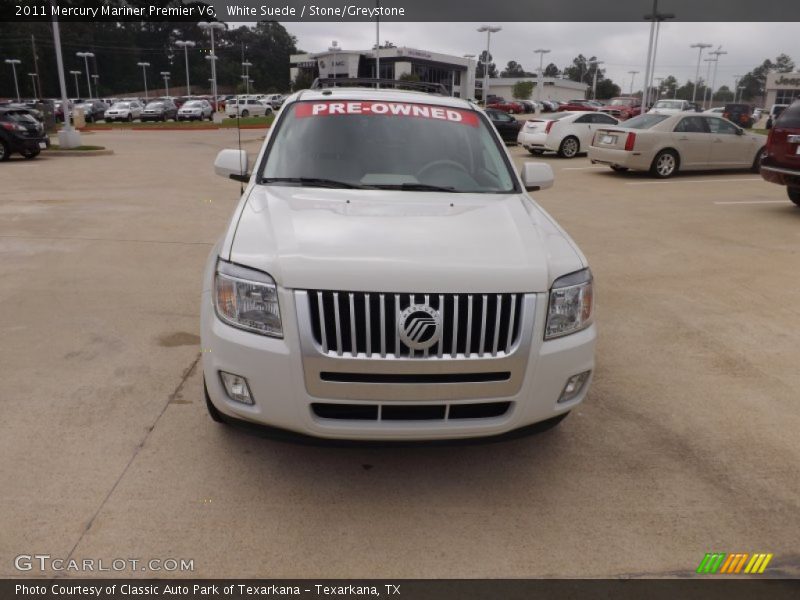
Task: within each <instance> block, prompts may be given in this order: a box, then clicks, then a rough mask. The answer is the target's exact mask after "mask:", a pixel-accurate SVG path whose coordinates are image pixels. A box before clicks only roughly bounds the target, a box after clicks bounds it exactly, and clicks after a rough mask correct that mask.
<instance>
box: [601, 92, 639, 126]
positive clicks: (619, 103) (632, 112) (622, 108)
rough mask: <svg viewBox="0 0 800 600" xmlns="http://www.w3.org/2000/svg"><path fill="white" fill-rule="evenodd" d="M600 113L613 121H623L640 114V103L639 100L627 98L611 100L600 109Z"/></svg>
mask: <svg viewBox="0 0 800 600" xmlns="http://www.w3.org/2000/svg"><path fill="white" fill-rule="evenodd" d="M600 112H604V113H606V114H607V115H611V116H612V117H614V118H615V119H619V120H621V121H624V120H625V119H630V118H631V117H638V116H639V115H640V114H642V101H641V100H639V98H631V97H628V96H621V97H619V98H612V99H611V100H610V101H609V103H608V104H607V105H606V106H604V107H603V108H601V109H600Z"/></svg>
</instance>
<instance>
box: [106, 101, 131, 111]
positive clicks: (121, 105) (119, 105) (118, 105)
mask: <svg viewBox="0 0 800 600" xmlns="http://www.w3.org/2000/svg"><path fill="white" fill-rule="evenodd" d="M130 107H131V105H130V104H128V103H127V102H117V103H116V104H114V106H112V107H111V108H116V109H118V110H119V109H123V108H124V109H127V108H130Z"/></svg>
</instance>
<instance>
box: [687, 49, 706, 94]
mask: <svg viewBox="0 0 800 600" xmlns="http://www.w3.org/2000/svg"><path fill="white" fill-rule="evenodd" d="M689 48H699V50H698V52H697V70H696V71H695V73H694V89H693V90H692V102H694V101H695V100H696V99H697V83H698V81H699V80H700V61H701V60H702V58H703V50H705V49H706V48H711V44H703V43H700V42H698V43H697V44H692V45H691V46H689Z"/></svg>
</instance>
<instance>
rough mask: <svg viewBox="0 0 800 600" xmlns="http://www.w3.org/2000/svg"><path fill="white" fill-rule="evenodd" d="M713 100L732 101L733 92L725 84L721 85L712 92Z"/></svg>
mask: <svg viewBox="0 0 800 600" xmlns="http://www.w3.org/2000/svg"><path fill="white" fill-rule="evenodd" d="M714 100H716V101H718V102H733V92H732V91H731V89H730V88H729V87H728V86H727V85H721V86H720V87H719V89H718V90H717V91H716V92H714Z"/></svg>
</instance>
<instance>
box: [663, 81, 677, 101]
mask: <svg viewBox="0 0 800 600" xmlns="http://www.w3.org/2000/svg"><path fill="white" fill-rule="evenodd" d="M677 89H678V80H677V79H675V77H674V76H673V75H667V76H666V77H664V81H662V82H661V94H660V96H662V97H664V98H672V97H673V96H675V91H676V90H677Z"/></svg>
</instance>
